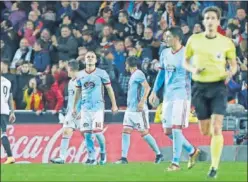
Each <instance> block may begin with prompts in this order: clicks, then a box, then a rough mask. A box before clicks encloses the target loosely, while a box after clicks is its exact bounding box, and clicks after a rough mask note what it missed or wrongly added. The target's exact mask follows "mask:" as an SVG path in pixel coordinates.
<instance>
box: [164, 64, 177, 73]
mask: <svg viewBox="0 0 248 182" xmlns="http://www.w3.org/2000/svg"><path fill="white" fill-rule="evenodd" d="M165 69H166V70H167V71H168V72H174V71H176V67H175V66H174V65H171V64H168V65H167V66H166V68H165Z"/></svg>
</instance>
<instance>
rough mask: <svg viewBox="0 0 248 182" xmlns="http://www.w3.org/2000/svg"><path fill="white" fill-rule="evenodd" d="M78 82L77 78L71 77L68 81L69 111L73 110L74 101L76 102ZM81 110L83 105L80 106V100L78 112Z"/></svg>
mask: <svg viewBox="0 0 248 182" xmlns="http://www.w3.org/2000/svg"><path fill="white" fill-rule="evenodd" d="M76 83H77V79H76V78H74V79H71V80H70V81H69V83H68V102H67V109H66V110H67V112H69V111H71V110H72V107H73V102H74V97H75V93H76ZM80 110H81V106H80V101H78V103H77V112H79V111H80Z"/></svg>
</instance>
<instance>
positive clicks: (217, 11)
mask: <svg viewBox="0 0 248 182" xmlns="http://www.w3.org/2000/svg"><path fill="white" fill-rule="evenodd" d="M210 11H212V12H215V13H216V15H217V18H218V20H219V19H220V17H221V10H220V8H218V7H217V6H209V7H206V8H205V9H204V10H203V12H202V17H203V18H204V16H205V14H206V13H208V12H210Z"/></svg>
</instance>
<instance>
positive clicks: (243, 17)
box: [236, 8, 247, 32]
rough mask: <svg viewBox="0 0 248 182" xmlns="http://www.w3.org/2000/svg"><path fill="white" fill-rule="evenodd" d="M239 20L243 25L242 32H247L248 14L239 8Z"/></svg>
mask: <svg viewBox="0 0 248 182" xmlns="http://www.w3.org/2000/svg"><path fill="white" fill-rule="evenodd" d="M236 16H237V18H238V20H239V22H240V25H241V32H244V31H245V23H246V21H247V14H246V12H245V10H244V9H243V8H238V9H237V15H236Z"/></svg>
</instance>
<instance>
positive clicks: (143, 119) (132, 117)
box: [123, 111, 150, 131]
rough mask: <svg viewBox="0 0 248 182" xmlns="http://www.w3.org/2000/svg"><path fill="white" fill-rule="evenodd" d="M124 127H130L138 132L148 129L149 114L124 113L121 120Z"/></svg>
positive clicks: (145, 112) (144, 112)
mask: <svg viewBox="0 0 248 182" xmlns="http://www.w3.org/2000/svg"><path fill="white" fill-rule="evenodd" d="M123 126H124V127H131V128H133V129H137V130H138V131H144V130H146V129H149V128H150V125H149V113H148V111H143V112H130V111H126V112H125V115H124V120H123Z"/></svg>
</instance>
